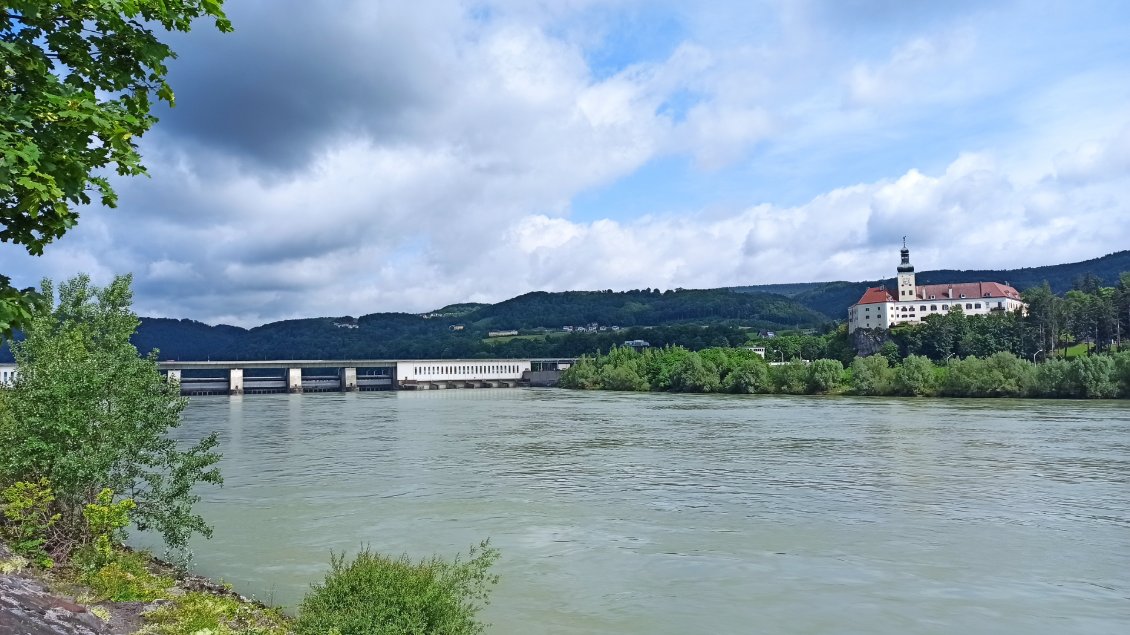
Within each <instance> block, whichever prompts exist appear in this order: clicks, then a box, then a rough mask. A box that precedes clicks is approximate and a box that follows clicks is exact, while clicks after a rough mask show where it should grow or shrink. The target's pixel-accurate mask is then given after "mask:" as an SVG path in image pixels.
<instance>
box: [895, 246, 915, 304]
mask: <svg viewBox="0 0 1130 635" xmlns="http://www.w3.org/2000/svg"><path fill="white" fill-rule="evenodd" d="M900 254H901V255H902V263H901V264H899V267H898V272H899V275H898V280H899V285H898V286H899V295H898V298H897V299H898V301H899V302H906V301H907V300H913V299H914V297H915V293H914V292H915V286H914V265H912V264H910V250H909V249H907V248H906V236H903V237H902V251H901V252H900Z"/></svg>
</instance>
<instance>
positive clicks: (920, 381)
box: [893, 355, 935, 397]
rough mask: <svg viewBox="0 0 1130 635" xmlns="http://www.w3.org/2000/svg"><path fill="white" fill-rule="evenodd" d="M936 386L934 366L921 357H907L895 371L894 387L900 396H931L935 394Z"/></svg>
mask: <svg viewBox="0 0 1130 635" xmlns="http://www.w3.org/2000/svg"><path fill="white" fill-rule="evenodd" d="M934 384H935V378H934V365H933V364H932V363H930V360H929V359H927V358H926V357H923V356H921V355H911V356H910V357H907V358H906V359H904V360H903V361H902V364H900V365H899V367H898V368H896V369H895V372H894V378H893V386H894V389H895V392H897V393H898V394H900V395H908V396H911V397H916V396H921V395H930V394H933V392H934Z"/></svg>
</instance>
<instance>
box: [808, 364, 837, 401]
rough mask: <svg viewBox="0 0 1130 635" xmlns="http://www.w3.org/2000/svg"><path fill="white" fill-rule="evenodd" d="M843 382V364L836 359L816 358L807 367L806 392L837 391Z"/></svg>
mask: <svg viewBox="0 0 1130 635" xmlns="http://www.w3.org/2000/svg"><path fill="white" fill-rule="evenodd" d="M843 383H844V365H843V364H842V363H840V360H838V359H818V360H816V361H814V362H812V364H811V365H809V367H808V392H810V393H831V392H837V391H838V390H839V389H840V387H841V386H843Z"/></svg>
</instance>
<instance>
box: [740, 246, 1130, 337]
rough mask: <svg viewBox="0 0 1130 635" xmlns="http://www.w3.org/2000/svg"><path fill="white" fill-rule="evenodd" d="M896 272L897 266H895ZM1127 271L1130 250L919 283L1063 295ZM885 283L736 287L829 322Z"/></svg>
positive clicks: (946, 274)
mask: <svg viewBox="0 0 1130 635" xmlns="http://www.w3.org/2000/svg"><path fill="white" fill-rule="evenodd" d="M891 269H892V271H893V270H894V264H892V265H891ZM1123 271H1130V250H1126V251H1119V252H1116V253H1113V254H1108V255H1106V256H1103V257H1101V258H1092V259H1091V260H1084V261H1081V262H1072V263H1067V264H1062V265H1047V266H1043V267H1024V268H1021V269H970V270H964V269H938V270H934V271H919V272H917V281H918V284H940V283H944V282H980V281H993V282H1007V283H1008V284H1010V285H1012V286H1014V287H1016V288H1017V289H1019V290H1020V291H1024V290H1025V289H1030V288H1032V287H1037V286H1040V285H1041V284H1043V283H1044V282H1045V281H1046V282H1047V283H1048V284H1049V285H1050V286H1051V288H1052V291H1053V292H1055V293H1058V294H1062V293H1064V292H1066V291H1068V290H1070V289H1071V286H1072V284H1074V283H1075V281H1076V280H1078V279H1079V278H1082V277H1083V276H1084V275H1086V274H1093V275H1095V276H1097V277H1098V278H1099V279H1100V280H1101V281H1102V284H1103V285H1106V286H1114V285H1116V284H1117V283H1118V276H1119V274H1120V273H1122V272H1123ZM881 284H885V285H887V286H888V287H890V288H893V287H894V286H895V279H894V277H893V276H892V277H890V278H887V279H885V280H870V281H864V282H844V281H836V282H807V283H806V282H800V283H794V284H766V285H753V286H746V287H732V289H733V290H734V291H738V292H740V293H766V292H770V293H778V294H780V295H783V296H787V297H789V298H791V299H792V300H795V301H796V302H798V303H799V304H801V305H802V306H804V307H807V308H809V309H812V310H813V311H817V312H819V313H821V314H823V315H824V316H826V317H828V318H829V319H834V320H840V319H843V316H844V312H845V311H847V308H848V307H849V306H851V304H852V303H854V302H855V301H856V300H858V299H859V296H861V295H863V292H864V291H865V290H866V289H867V287H875V286H879V285H881Z"/></svg>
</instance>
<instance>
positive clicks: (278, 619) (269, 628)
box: [137, 591, 291, 635]
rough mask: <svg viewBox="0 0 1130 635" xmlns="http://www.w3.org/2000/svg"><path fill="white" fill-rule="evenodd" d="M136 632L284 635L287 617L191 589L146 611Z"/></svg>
mask: <svg viewBox="0 0 1130 635" xmlns="http://www.w3.org/2000/svg"><path fill="white" fill-rule="evenodd" d="M145 622H146V624H145V626H143V627H142V628H141V630H140V631H138V632H137V635H201V634H202V633H203V634H207V635H236V634H238V635H286V634H287V633H290V632H291V627H290V619H289V618H287V617H286V616H285V615H283V613H282V611H280V610H278V609H270V608H265V607H262V606H256V605H253V604H247V603H246V602H243V601H241V600H239V599H238V598H234V597H226V596H221V595H213V594H211V593H202V592H200V591H193V592H190V593H185V594H184V595H181V596H179V597H176V598H173V599H172V600H171V601H170V602H169V603H168V604H166V605H164V606H162V607H160V608H157V609H155V610H153V611H150V612H149V613H146V614H145Z"/></svg>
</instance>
